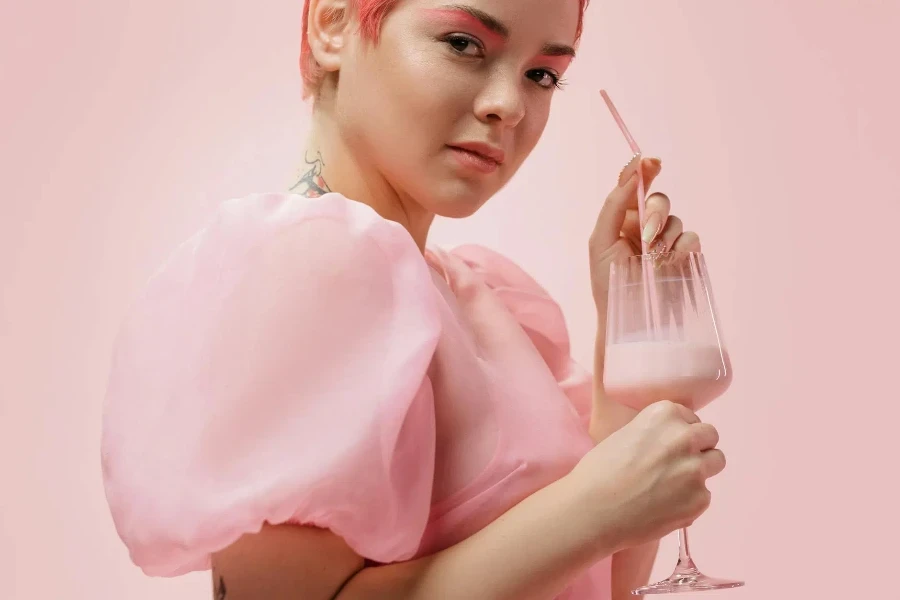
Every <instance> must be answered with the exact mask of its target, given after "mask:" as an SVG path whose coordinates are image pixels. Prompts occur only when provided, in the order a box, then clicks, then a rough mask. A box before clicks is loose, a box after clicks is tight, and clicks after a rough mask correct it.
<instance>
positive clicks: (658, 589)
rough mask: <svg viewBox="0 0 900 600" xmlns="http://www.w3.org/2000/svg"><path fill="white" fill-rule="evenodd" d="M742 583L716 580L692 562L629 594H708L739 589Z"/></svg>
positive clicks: (730, 580)
mask: <svg viewBox="0 0 900 600" xmlns="http://www.w3.org/2000/svg"><path fill="white" fill-rule="evenodd" d="M742 585H744V582H743V581H736V580H732V579H716V578H714V577H707V576H706V575H704V574H703V573H701V572H700V571H699V570H698V569H697V566H696V565H695V564H694V562H693V561H688V562H687V563H686V564H682V563H680V562H679V564H678V567H676V569H675V572H674V573H672V576H671V577H669V578H668V579H664V580H663V581H660V582H658V583H652V584H650V585H648V586H645V587H642V588H639V589H636V590H634V591H633V592H631V593H632V594H634V595H635V596H642V595H644V594H685V593H688V592H708V591H711V590H727V589H730V588H736V587H741V586H742Z"/></svg>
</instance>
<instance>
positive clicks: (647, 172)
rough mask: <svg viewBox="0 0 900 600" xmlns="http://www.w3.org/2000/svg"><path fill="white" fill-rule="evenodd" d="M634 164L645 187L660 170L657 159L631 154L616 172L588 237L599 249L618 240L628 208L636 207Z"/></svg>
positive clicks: (660, 166) (660, 165)
mask: <svg viewBox="0 0 900 600" xmlns="http://www.w3.org/2000/svg"><path fill="white" fill-rule="evenodd" d="M638 165H640V168H641V174H642V175H643V178H644V185H645V187H649V186H650V184H652V183H653V180H654V179H656V176H657V175H659V173H660V170H661V169H662V163H661V162H660V161H659V159H658V158H650V159H641V157H640V155H635V156H634V157H633V158H632V159H631V161H629V163H628V164H627V165H625V168H624V169H622V172H621V174H620V175H619V183H618V185H617V186H616V187H615V188H614V189H613V190H612V191H611V192H610V193H609V195H608V196H607V197H606V201H605V202H604V203H603V207H602V208H601V209H600V214H599V215H598V216H597V222H596V224H595V225H594V232H593V234H592V239H593V242H594V244H596V245H597V246H598V247H599V248H608V247H609V246H612V245H613V244H614V243H616V241H618V239H619V233H620V232H621V231H622V226H623V225H624V223H625V217H626V215H627V214H628V210H629V209H637V188H638V185H637V177H638V175H637V173H638Z"/></svg>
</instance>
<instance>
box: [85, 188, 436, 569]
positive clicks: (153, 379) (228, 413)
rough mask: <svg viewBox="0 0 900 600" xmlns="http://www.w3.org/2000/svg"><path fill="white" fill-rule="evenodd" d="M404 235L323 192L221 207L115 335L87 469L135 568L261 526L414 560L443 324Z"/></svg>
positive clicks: (385, 559) (177, 559) (179, 564)
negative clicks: (318, 533)
mask: <svg viewBox="0 0 900 600" xmlns="http://www.w3.org/2000/svg"><path fill="white" fill-rule="evenodd" d="M434 293H435V290H434V287H433V283H432V279H431V277H430V274H429V271H428V267H427V265H426V263H425V262H424V260H423V257H422V255H421V253H420V252H419V250H418V248H417V247H416V245H415V243H414V242H413V240H412V238H411V237H410V236H409V234H408V233H407V232H406V230H405V229H403V227H402V226H400V225H399V224H397V223H393V222H391V221H386V220H384V219H382V218H381V217H380V216H379V215H378V214H377V213H375V211H373V210H372V209H371V208H370V207H368V206H366V205H364V204H360V203H356V202H352V201H350V200H347V199H346V198H344V197H343V196H340V195H337V194H328V195H326V196H324V197H322V198H318V199H308V198H303V197H300V196H296V195H292V194H267V195H253V196H248V197H246V198H241V199H236V200H229V201H227V202H225V203H223V204H222V205H221V206H220V207H219V210H218V211H217V212H216V214H215V216H214V217H213V219H211V221H210V222H209V223H208V224H207V226H206V227H205V228H203V229H202V230H201V231H200V232H198V233H197V234H196V235H195V236H193V237H192V238H191V239H189V240H188V241H187V242H185V243H184V244H182V245H181V246H180V247H179V248H178V249H177V251H176V252H175V253H174V254H173V255H172V256H171V257H170V258H169V260H168V261H167V262H166V263H165V264H164V265H163V267H162V268H161V269H159V270H158V271H157V272H156V273H155V274H154V276H153V277H152V278H151V279H150V281H149V283H148V284H147V286H146V287H145V288H144V290H143V293H142V294H141V296H140V297H139V298H138V300H137V301H136V302H135V303H134V305H133V306H132V307H131V309H130V310H129V312H128V315H127V317H126V319H125V321H124V324H123V326H122V328H121V330H120V333H119V335H118V337H117V338H116V342H115V346H114V350H113V360H112V368H111V373H110V377H109V382H108V387H107V394H106V398H105V403H104V414H103V434H102V470H103V479H104V486H105V491H106V496H107V500H108V503H109V506H110V510H111V513H112V516H113V520H114V523H115V526H116V529H117V531H118V533H119V535H120V537H121V538H122V540H123V541H124V542H125V544H126V546H127V547H128V549H129V551H130V554H131V557H132V560H133V561H134V562H135V564H137V565H138V566H139V567H141V568H142V569H143V570H144V572H145V573H147V574H149V575H162V576H175V575H180V574H183V573H186V572H189V571H193V570H202V569H205V568H208V567H209V561H210V558H209V557H210V555H211V553H214V552H216V551H218V550H220V549H223V548H225V547H227V546H228V545H230V544H231V543H233V542H234V541H236V540H237V539H238V538H239V537H240V536H241V535H243V534H245V533H251V532H257V531H259V530H260V529H261V527H262V526H263V524H265V523H270V524H281V523H296V524H303V525H312V526H316V527H321V528H327V529H330V530H331V531H333V532H334V533H335V534H337V535H339V536H340V537H342V538H343V539H344V540H346V542H347V543H348V544H349V545H350V546H351V547H352V548H353V549H354V551H356V552H357V553H358V554H360V555H361V556H364V557H366V558H369V559H371V560H374V561H376V562H381V563H389V562H394V561H400V560H407V559H409V558H411V557H412V556H413V555H414V554H415V552H416V550H417V548H418V545H419V542H420V539H421V536H422V534H423V532H424V528H425V525H426V523H427V520H428V512H429V508H430V499H431V488H432V480H433V474H434V452H435V422H434V404H433V396H432V389H431V383H430V381H429V378H428V376H427V370H428V366H429V364H430V361H431V358H432V355H433V353H434V350H435V347H436V344H437V341H438V338H439V336H440V331H441V324H440V313H439V311H438V310H437V308H436V304H435V302H434Z"/></svg>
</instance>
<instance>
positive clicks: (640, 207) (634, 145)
mask: <svg viewBox="0 0 900 600" xmlns="http://www.w3.org/2000/svg"><path fill="white" fill-rule="evenodd" d="M600 95H601V96H603V100H605V101H606V106H608V107H609V112H611V113H612V116H613V119H615V120H616V123H617V124H618V125H619V129H621V130H622V133H623V134H624V135H625V140H626V141H627V142H628V145H629V146H630V147H631V151H632V152H634V153H635V154H636V155H640V154H641V149H640V148H639V147H638V145H637V142H635V141H634V138H633V137H632V136H631V132H630V131H628V127H626V126H625V121H623V120H622V117H621V116H620V115H619V111H617V110H616V106H615V104H613V101H612V99H611V98H610V97H609V94H607V93H606V90H600ZM641 163H642V161H640V160H638V171H637V172H638V190H637V199H638V218H639V219H640V222H641V224H643V223H644V205H645V204H646V203H647V198H646V197H645V194H646V192H645V191H644V170H643V165H642V164H641ZM648 251H649V248H648V247H647V242H645V241H644V240H643V238H641V252H642V253H643V254H647V253H648Z"/></svg>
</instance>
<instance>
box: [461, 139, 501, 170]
mask: <svg viewBox="0 0 900 600" xmlns="http://www.w3.org/2000/svg"><path fill="white" fill-rule="evenodd" d="M450 147H451V148H456V149H458V150H465V151H466V152H471V153H473V154H476V155H478V156H480V157H481V158H483V159H485V160H487V161H490V162H495V163H497V164H498V165H502V164H503V162H504V161H505V160H506V152H504V151H503V150H501V149H500V148H498V147H496V146H492V145H490V144H485V143H484V142H461V143H459V144H450Z"/></svg>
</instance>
